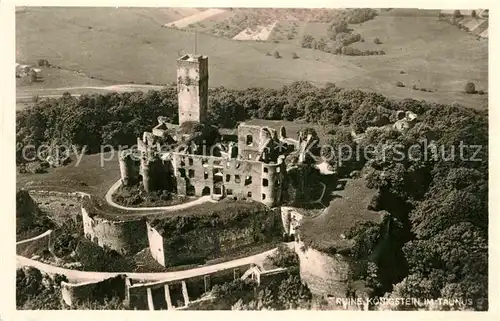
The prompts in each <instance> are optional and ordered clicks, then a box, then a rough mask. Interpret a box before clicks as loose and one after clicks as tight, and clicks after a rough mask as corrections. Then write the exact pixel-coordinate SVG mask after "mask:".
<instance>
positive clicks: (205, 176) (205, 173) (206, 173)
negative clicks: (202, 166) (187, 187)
mask: <svg viewBox="0 0 500 321" xmlns="http://www.w3.org/2000/svg"><path fill="white" fill-rule="evenodd" d="M203 177H204V178H205V179H208V172H206V171H205V172H204V173H203Z"/></svg>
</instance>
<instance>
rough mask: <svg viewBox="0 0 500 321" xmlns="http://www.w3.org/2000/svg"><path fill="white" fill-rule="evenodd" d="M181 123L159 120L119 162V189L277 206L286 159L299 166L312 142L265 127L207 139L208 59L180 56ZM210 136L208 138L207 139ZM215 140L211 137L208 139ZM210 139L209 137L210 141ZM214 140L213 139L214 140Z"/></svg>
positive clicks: (240, 129)
mask: <svg viewBox="0 0 500 321" xmlns="http://www.w3.org/2000/svg"><path fill="white" fill-rule="evenodd" d="M177 76H178V77H177V89H178V100H179V124H178V125H177V124H171V123H168V122H167V121H166V119H165V118H164V117H158V125H157V126H156V127H154V128H153V129H152V132H145V133H144V134H143V137H139V138H138V139H137V150H125V151H122V153H121V154H120V158H119V164H120V173H121V181H122V185H123V186H131V185H134V184H137V183H139V182H142V184H143V187H144V190H145V191H146V192H150V191H154V190H170V191H173V192H175V193H177V194H179V195H187V196H205V195H210V196H211V197H212V198H214V199H221V198H223V197H231V198H234V199H251V200H255V201H258V202H261V203H263V204H265V205H268V206H278V205H280V204H281V201H282V194H283V191H284V188H285V178H286V172H287V166H286V162H285V158H286V157H287V156H289V155H291V154H294V153H295V154H298V155H297V159H299V162H300V161H301V160H304V159H305V155H301V154H304V153H305V151H306V150H307V146H308V144H311V137H309V136H310V135H309V136H308V137H304V135H302V134H301V135H299V140H294V139H291V138H287V137H286V131H285V129H284V128H283V127H282V128H281V129H280V130H279V133H278V132H277V131H276V130H275V129H272V128H269V127H265V126H256V125H248V124H245V123H242V124H239V126H238V129H237V141H221V140H220V135H219V138H215V139H210V138H207V137H208V136H206V135H207V134H206V133H213V131H215V132H217V131H219V129H218V128H215V127H213V126H211V125H210V124H209V123H208V120H207V105H208V58H207V57H206V56H202V55H191V54H188V55H184V56H182V57H181V58H179V59H178V60H177ZM208 135H211V134H208ZM212 136H213V135H212ZM212 136H210V137H212ZM212 138H213V137H212Z"/></svg>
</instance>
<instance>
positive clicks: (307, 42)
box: [300, 35, 314, 48]
mask: <svg viewBox="0 0 500 321" xmlns="http://www.w3.org/2000/svg"><path fill="white" fill-rule="evenodd" d="M300 45H301V47H302V48H313V45H314V37H313V36H311V35H305V36H304V37H303V38H302V41H301V43H300Z"/></svg>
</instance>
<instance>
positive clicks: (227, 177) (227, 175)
mask: <svg viewBox="0 0 500 321" xmlns="http://www.w3.org/2000/svg"><path fill="white" fill-rule="evenodd" d="M230 180H231V175H229V174H226V182H229V181H230Z"/></svg>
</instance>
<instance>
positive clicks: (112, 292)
mask: <svg viewBox="0 0 500 321" xmlns="http://www.w3.org/2000/svg"><path fill="white" fill-rule="evenodd" d="M127 282H128V281H127V277H126V276H125V275H118V276H116V277H113V278H109V279H105V280H102V281H97V282H83V283H76V284H75V283H67V282H64V281H62V282H61V294H62V297H63V300H64V303H66V304H67V305H69V306H72V305H74V304H75V303H78V302H83V301H88V300H90V301H101V302H102V301H104V300H105V299H111V298H113V297H118V298H120V299H121V300H125V299H126V298H127V295H128V291H127Z"/></svg>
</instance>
